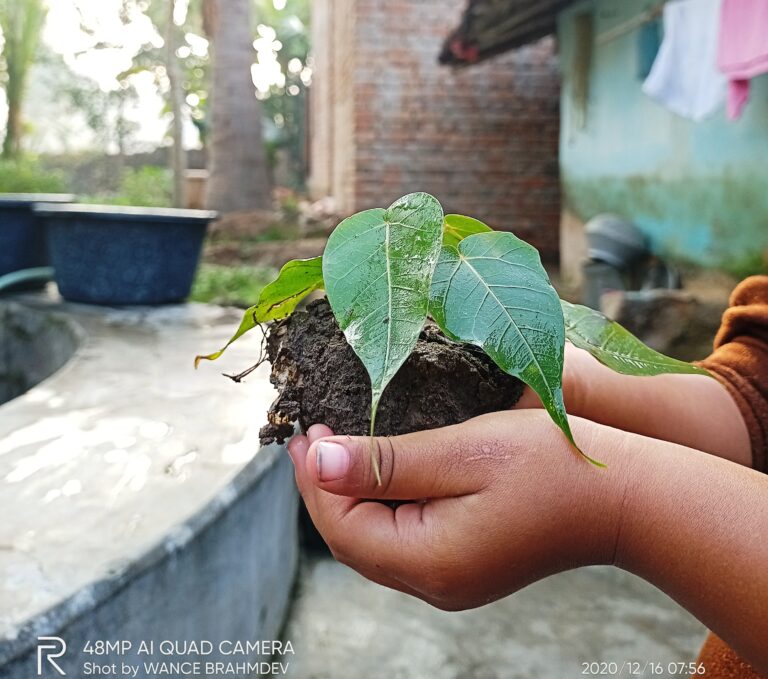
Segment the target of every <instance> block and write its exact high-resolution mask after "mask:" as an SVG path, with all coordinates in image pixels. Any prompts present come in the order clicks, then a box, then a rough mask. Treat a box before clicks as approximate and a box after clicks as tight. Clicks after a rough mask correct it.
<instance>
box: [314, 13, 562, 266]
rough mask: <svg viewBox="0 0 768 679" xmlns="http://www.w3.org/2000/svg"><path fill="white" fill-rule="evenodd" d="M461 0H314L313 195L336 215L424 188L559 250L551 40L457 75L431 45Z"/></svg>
mask: <svg viewBox="0 0 768 679" xmlns="http://www.w3.org/2000/svg"><path fill="white" fill-rule="evenodd" d="M464 6H465V0H419V1H418V2H413V1H411V0H358V2H356V3H349V2H346V1H344V2H330V0H316V2H315V4H314V8H315V9H314V12H315V14H314V21H315V28H314V50H315V75H314V82H313V89H314V91H313V98H312V117H311V121H312V122H311V135H312V161H311V163H312V172H311V181H310V186H311V190H312V192H313V194H314V197H316V198H319V197H322V196H323V195H331V196H333V197H334V198H335V199H336V203H337V206H338V209H339V211H340V212H342V213H345V214H346V213H350V212H353V211H355V210H360V209H365V208H369V207H374V206H386V205H388V204H389V203H390V202H391V201H392V200H393V199H395V198H397V197H398V196H400V195H402V194H405V193H408V192H411V191H415V190H423V191H429V192H430V193H433V194H434V195H436V196H437V197H438V198H439V199H440V200H441V202H443V204H444V206H445V208H446V210H448V211H455V212H461V213H465V214H470V215H472V216H475V217H478V218H480V219H484V220H486V221H487V222H488V223H489V224H490V225H491V226H494V227H495V228H500V229H507V230H512V231H514V232H515V233H517V234H518V235H519V236H521V237H522V238H525V239H527V240H530V241H531V242H532V243H533V244H534V245H536V246H537V247H539V248H540V249H541V250H542V254H543V255H544V256H546V257H549V258H551V257H555V256H556V255H557V251H558V222H559V216H560V197H559V175H558V135H559V104H558V99H559V76H558V73H557V59H556V54H555V45H554V41H553V40H552V39H545V40H544V41H542V42H540V43H538V44H536V45H534V46H532V47H529V48H525V49H522V50H518V51H516V52H512V53H508V54H506V55H503V56H501V57H498V58H496V59H493V60H490V61H488V62H485V63H482V64H478V65H476V66H471V67H469V68H465V69H461V70H451V69H450V68H447V67H445V66H440V65H439V64H438V62H437V57H438V54H439V52H440V47H441V44H442V42H443V40H444V39H445V37H446V36H447V35H448V33H449V32H450V30H451V29H452V28H454V27H455V26H456V25H457V23H458V21H459V18H460V16H461V11H462V10H463V8H464Z"/></svg>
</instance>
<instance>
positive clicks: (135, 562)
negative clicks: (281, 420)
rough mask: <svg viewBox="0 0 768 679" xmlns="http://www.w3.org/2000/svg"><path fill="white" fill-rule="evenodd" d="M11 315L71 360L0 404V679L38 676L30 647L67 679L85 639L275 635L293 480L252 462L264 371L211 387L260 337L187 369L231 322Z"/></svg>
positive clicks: (290, 556) (288, 550)
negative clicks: (62, 650)
mask: <svg viewBox="0 0 768 679" xmlns="http://www.w3.org/2000/svg"><path fill="white" fill-rule="evenodd" d="M13 303H14V304H15V305H17V306H19V307H22V308H23V309H26V310H28V312H29V314H31V315H34V318H35V319H36V320H35V322H36V323H38V326H39V321H40V319H41V318H42V319H47V321H48V323H47V325H50V326H51V327H57V326H60V325H61V324H62V323H63V324H65V325H67V326H73V327H74V328H76V330H74V332H75V334H76V335H77V336H78V337H79V346H78V348H77V350H76V352H75V354H74V357H73V358H71V359H70V360H69V361H68V362H67V363H66V364H65V365H64V367H63V368H61V369H60V370H59V371H58V372H56V373H55V374H54V375H53V376H52V377H50V378H48V379H47V380H45V381H44V382H42V383H41V384H39V385H37V386H35V387H33V388H32V389H30V390H29V391H27V392H26V393H25V394H23V395H22V396H19V397H18V398H15V399H13V400H11V401H9V402H8V403H6V404H4V405H2V406H0V517H2V521H0V677H2V678H3V679H10V678H12V679H29V677H32V676H34V675H35V674H36V671H35V670H36V664H35V663H36V660H35V652H36V645H37V638H38V637H39V636H48V635H52V636H59V637H62V638H63V639H64V640H65V641H66V643H67V645H68V651H67V653H66V655H65V656H63V657H62V659H61V660H60V661H59V662H60V664H61V667H62V668H63V669H64V670H65V671H67V673H68V674H70V675H73V676H81V674H80V673H81V672H82V664H83V662H84V661H85V660H86V659H93V658H92V657H91V658H89V657H88V655H87V654H84V651H83V649H84V647H85V644H86V642H87V641H88V640H94V639H96V640H98V639H101V640H132V641H133V642H134V643H138V642H139V641H140V640H146V639H155V640H161V639H172V640H175V639H178V640H192V639H196V640H200V639H205V640H210V641H212V642H214V643H216V641H217V640H220V639H233V640H234V639H248V640H252V639H253V640H255V639H274V638H276V637H277V635H278V633H279V629H280V627H281V625H282V623H283V619H284V617H285V614H286V611H287V607H288V603H289V599H290V591H291V587H292V584H293V581H294V575H295V568H296V562H297V552H298V548H297V535H296V530H297V520H296V509H297V496H296V492H295V489H294V484H293V474H292V467H291V464H290V460H288V459H287V456H286V455H285V454H284V452H283V450H282V448H280V447H277V446H272V447H269V448H264V449H262V450H259V443H258V428H259V426H260V424H262V421H263V420H264V417H265V412H266V410H267V408H268V406H269V403H270V402H271V400H272V399H273V398H274V394H273V391H272V387H271V386H270V385H269V383H268V381H267V376H268V372H267V367H266V366H265V367H264V368H262V369H260V370H259V371H257V372H256V373H254V374H253V375H251V376H250V377H249V379H248V380H247V382H246V383H244V384H241V385H236V384H234V383H233V382H231V381H229V380H227V379H225V378H223V377H221V376H220V373H221V372H222V371H227V372H229V371H232V372H238V371H240V370H242V369H244V368H246V367H248V366H249V365H251V364H252V363H254V362H255V360H256V357H257V356H258V353H259V341H258V338H257V337H253V338H250V339H249V338H245V339H244V340H243V341H242V342H240V343H238V344H237V345H234V346H233V347H232V349H231V350H230V351H229V352H228V354H227V355H226V356H225V357H224V358H223V359H221V361H220V362H219V363H220V364H217V365H213V364H208V365H205V366H202V367H201V369H200V370H199V371H197V372H195V371H194V369H193V358H194V356H195V354H197V353H201V352H208V351H211V350H213V349H216V348H218V347H219V346H220V345H221V344H222V342H223V341H224V340H225V339H226V338H227V337H228V336H229V335H230V334H231V332H232V330H233V328H234V327H236V325H237V323H238V322H239V313H238V312H237V311H234V310H226V309H221V308H217V307H210V306H206V305H179V306H171V307H162V308H155V309H149V308H127V309H105V308H99V307H87V306H81V305H73V304H66V303H62V302H61V301H60V300H58V299H56V298H55V297H51V296H46V295H26V296H18V297H15V298H14V299H13ZM0 305H6V306H7V302H6V301H3V302H0ZM17 311H18V309H17ZM31 317H32V316H30V318H31ZM43 325H45V323H44V324H43ZM255 334H256V333H254V335H255ZM64 335H66V336H67V337H71V336H72V335H71V333H64ZM62 336H63V335H62ZM51 341H52V342H54V344H55V339H51ZM55 350H56V349H55V346H52V347H51V351H52V352H55ZM189 657H190V656H189V654H187V659H189ZM165 659H168V660H171V659H172V658H165ZM238 659H239V660H254V659H255V660H258V661H262V660H269V655H267V656H266V657H256V656H254V655H253V654H250V656H249V657H247V658H246V657H240V658H238ZM138 676H139V677H141V676H150V675H149V674H146V673H139V674H138Z"/></svg>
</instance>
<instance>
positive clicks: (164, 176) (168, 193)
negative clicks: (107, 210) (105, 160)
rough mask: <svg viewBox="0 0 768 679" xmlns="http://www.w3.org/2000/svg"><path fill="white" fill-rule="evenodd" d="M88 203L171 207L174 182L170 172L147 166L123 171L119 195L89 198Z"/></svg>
mask: <svg viewBox="0 0 768 679" xmlns="http://www.w3.org/2000/svg"><path fill="white" fill-rule="evenodd" d="M84 202H86V203H97V204H101V205H133V206H137V207H171V206H172V204H173V182H172V179H171V173H170V170H167V169H165V168H162V167H155V166H152V165H146V166H145V167H142V168H139V169H132V168H127V169H126V170H124V171H123V176H122V178H121V180H120V186H119V188H118V190H117V193H114V194H101V195H95V196H89V197H87V198H85V199H84Z"/></svg>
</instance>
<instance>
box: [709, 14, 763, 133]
mask: <svg viewBox="0 0 768 679" xmlns="http://www.w3.org/2000/svg"><path fill="white" fill-rule="evenodd" d="M717 65H718V68H719V69H720V70H721V71H722V72H723V73H724V74H725V75H726V76H727V77H728V80H729V83H728V117H729V118H730V119H731V120H736V119H737V118H739V117H741V113H742V111H743V110H744V106H745V105H746V103H747V101H748V100H749V80H750V78H754V77H755V76H758V75H761V74H762V73H768V0H723V6H722V9H721V15H720V42H719V49H718V55H717Z"/></svg>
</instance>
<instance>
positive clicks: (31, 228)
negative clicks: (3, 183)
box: [0, 193, 74, 287]
mask: <svg viewBox="0 0 768 679" xmlns="http://www.w3.org/2000/svg"><path fill="white" fill-rule="evenodd" d="M73 200H74V196H71V195H69V194H62V193H52V194H51V193H0V276H3V275H5V274H8V273H12V272H14V271H20V270H21V269H32V268H36V267H41V266H47V265H48V253H47V251H46V247H45V233H44V231H43V226H42V223H41V220H40V218H39V217H38V216H37V215H36V214H35V213H34V212H33V209H32V208H33V207H34V205H35V204H36V203H71V202H72V201H73ZM42 284H44V283H38V284H29V283H26V284H25V286H24V287H40V285H42Z"/></svg>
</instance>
